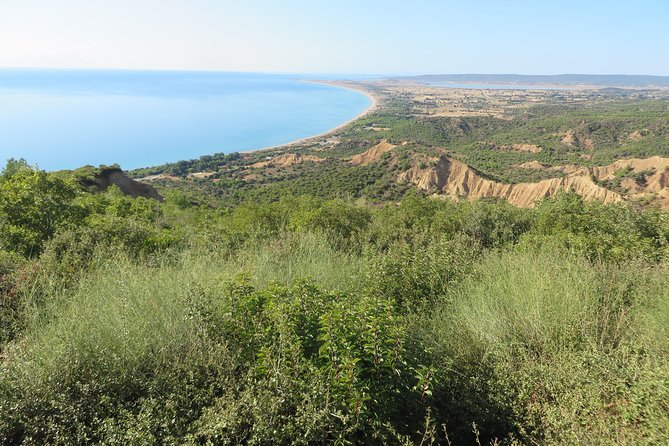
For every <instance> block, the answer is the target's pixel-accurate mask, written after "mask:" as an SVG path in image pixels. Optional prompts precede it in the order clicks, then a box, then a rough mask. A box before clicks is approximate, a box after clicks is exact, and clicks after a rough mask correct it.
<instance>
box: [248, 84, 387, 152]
mask: <svg viewBox="0 0 669 446" xmlns="http://www.w3.org/2000/svg"><path fill="white" fill-rule="evenodd" d="M300 82H306V83H312V84H320V85H329V86H331V87H337V88H345V89H347V90H353V91H356V92H358V93H362V94H364V95H365V96H367V97H368V98H369V100H370V101H371V103H370V105H369V107H367V108H366V109H365V110H363V111H362V112H361V113H359V114H358V115H357V116H354V117H353V118H351V119H349V120H348V121H346V122H343V123H341V124H339V125H338V126H336V127H334V128H331V129H330V130H326V131H325V132H322V133H319V134H316V135H312V136H306V137H304V138H299V139H296V140H294V141H290V142H287V143H283V144H277V145H273V146H267V147H262V148H260V149H253V150H244V151H241V152H239V153H251V152H260V151H263V150H274V149H280V148H287V147H293V146H296V145H299V144H304V143H306V142H309V141H312V140H314V139H318V138H322V137H324V136H327V135H329V134H331V133H334V132H336V131H337V130H340V129H342V128H344V127H346V126H347V125H349V124H350V123H352V122H353V121H355V120H356V119H360V118H362V117H363V116H365V115H367V114H369V113H371V112H373V111H374V110H376V109H377V108H378V104H379V102H378V99H377V98H376V97H375V96H374V95H372V94H371V93H370V92H369V91H368V90H366V89H365V88H364V87H363V86H362V85H359V84H351V83H348V82H346V81H325V80H303V81H300Z"/></svg>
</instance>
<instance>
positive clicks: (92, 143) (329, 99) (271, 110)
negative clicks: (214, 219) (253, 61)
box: [0, 69, 370, 170]
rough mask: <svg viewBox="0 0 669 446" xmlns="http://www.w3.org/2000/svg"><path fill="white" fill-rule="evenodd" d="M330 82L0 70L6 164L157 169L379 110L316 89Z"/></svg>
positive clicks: (358, 98) (280, 140) (344, 94)
mask: <svg viewBox="0 0 669 446" xmlns="http://www.w3.org/2000/svg"><path fill="white" fill-rule="evenodd" d="M323 78H324V76H322V75H285V74H257V73H229V72H186V71H123V70H42V69H40V70H36V69H30V70H27V69H0V163H2V164H4V160H6V159H9V158H16V159H18V158H24V159H26V160H27V161H28V163H29V164H31V165H36V166H38V167H39V168H41V169H46V170H60V169H74V168H77V167H80V166H84V165H93V166H98V165H101V164H106V165H111V164H115V163H116V164H119V165H120V166H121V167H122V168H124V169H134V168H139V167H148V166H156V165H159V164H163V163H167V162H174V161H179V160H186V159H194V158H198V157H200V156H202V155H210V154H214V153H232V152H239V151H250V150H256V149H261V148H265V147H269V146H275V145H280V144H284V143H288V142H291V141H294V140H297V139H300V138H305V137H309V136H313V135H317V134H320V133H323V132H325V131H328V130H330V129H332V128H334V127H337V126H338V125H340V124H342V123H344V122H346V121H348V120H350V119H352V118H354V117H355V116H357V115H359V114H360V113H361V112H363V111H364V110H365V109H366V108H367V107H369V106H370V99H369V98H368V97H367V96H365V95H364V94H362V93H360V92H357V91H353V90H350V89H345V88H340V87H334V86H329V85H323V84H318V83H313V82H310V80H311V79H323ZM337 78H341V76H329V77H328V78H327V79H329V80H333V79H337Z"/></svg>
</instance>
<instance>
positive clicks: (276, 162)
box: [251, 153, 325, 168]
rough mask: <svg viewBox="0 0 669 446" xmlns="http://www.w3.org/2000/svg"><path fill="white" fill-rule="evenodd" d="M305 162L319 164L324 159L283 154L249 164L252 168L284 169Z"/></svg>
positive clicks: (297, 154) (296, 154)
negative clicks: (270, 167)
mask: <svg viewBox="0 0 669 446" xmlns="http://www.w3.org/2000/svg"><path fill="white" fill-rule="evenodd" d="M305 161H311V162H314V163H319V162H321V161H325V158H320V157H317V156H313V155H301V154H299V153H284V154H283V155H278V156H275V157H274V158H272V159H270V160H267V161H262V162H259V163H255V164H251V167H253V168H264V167H269V166H272V167H278V168H286V167H290V166H293V165H295V164H300V163H303V162H305Z"/></svg>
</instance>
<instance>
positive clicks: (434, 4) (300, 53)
mask: <svg viewBox="0 0 669 446" xmlns="http://www.w3.org/2000/svg"><path fill="white" fill-rule="evenodd" d="M0 67H82V68H83V67H87V68H131V69H192V70H226V71H261V72H293V73H369V74H427V73H523V74H557V73H623V74H656V75H669V0H629V1H622V0H609V1H604V0H561V1H555V0H546V1H543V0H533V1H529V0H494V1H493V0H478V1H477V0H470V1H466V0H460V1H452V0H406V1H395V0H385V1H381V0H330V1H323V0H311V1H307V0H275V1H270V0H240V1H229V0H0Z"/></svg>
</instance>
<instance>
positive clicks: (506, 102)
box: [130, 78, 669, 207]
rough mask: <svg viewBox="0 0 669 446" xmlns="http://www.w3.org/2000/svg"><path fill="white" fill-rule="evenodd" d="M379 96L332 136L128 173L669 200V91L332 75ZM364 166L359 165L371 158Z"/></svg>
mask: <svg viewBox="0 0 669 446" xmlns="http://www.w3.org/2000/svg"><path fill="white" fill-rule="evenodd" d="M323 82H324V83H327V84H329V85H334V86H339V87H343V88H349V89H355V90H358V91H360V92H362V93H364V94H366V95H368V96H369V97H371V98H372V99H373V101H372V106H370V108H369V109H368V110H366V111H365V112H364V113H363V114H361V115H360V116H359V117H357V118H356V119H354V120H353V121H350V122H348V123H346V124H345V125H342V126H340V127H337V128H336V129H333V130H331V131H329V132H326V133H324V134H321V135H318V136H315V137H311V138H305V139H302V140H299V141H296V142H294V143H290V144H286V145H283V146H277V147H272V148H269V149H265V150H261V151H255V152H245V153H242V154H238V155H234V156H230V155H212V156H205V157H202V158H200V159H199V160H192V161H183V162H179V163H173V164H168V165H164V166H158V167H154V168H147V169H138V170H135V171H132V172H131V173H130V174H131V175H132V176H133V177H135V178H138V179H140V180H141V181H147V182H151V183H154V184H155V185H156V186H157V187H158V188H159V189H160V188H165V189H169V188H170V187H171V186H172V185H175V184H176V183H178V187H179V188H183V187H184V182H186V183H187V188H188V189H190V190H191V191H193V192H194V193H196V194H201V195H202V196H203V197H206V196H209V197H212V198H213V197H217V198H225V197H232V198H233V200H243V199H244V197H254V199H263V197H264V199H271V198H272V197H276V196H278V195H280V194H281V193H282V192H281V191H282V190H288V191H291V192H293V193H308V194H312V193H313V194H316V195H320V196H325V197H333V196H341V194H345V195H349V196H354V197H364V198H366V199H369V200H371V201H375V200H376V201H383V200H388V199H398V198H400V197H401V196H402V195H403V194H405V193H406V191H407V190H415V191H418V192H419V193H421V194H427V195H431V196H434V197H437V198H451V199H462V198H466V199H477V198H502V199H506V200H508V201H509V202H510V203H512V204H514V205H517V206H522V207H532V206H534V205H535V204H536V202H537V201H538V200H540V199H542V198H545V197H548V196H552V195H555V194H556V193H558V192H559V191H565V190H574V191H576V192H577V193H578V194H580V195H581V196H583V197H584V198H585V199H587V200H600V201H603V202H605V203H613V202H621V201H630V202H633V203H637V204H639V205H642V206H646V205H659V206H661V207H669V192H668V189H667V185H668V178H669V173H668V170H667V169H668V166H669V162H668V158H667V157H669V146H668V144H667V140H668V138H669V108H668V106H667V103H668V102H667V99H668V98H669V89H667V88H665V87H662V88H659V87H658V88H656V87H648V88H640V87H635V88H620V87H609V86H606V85H583V84H579V85H574V86H573V88H570V87H569V86H566V87H565V86H561V87H560V88H554V87H552V86H550V85H538V86H536V88H531V87H530V88H528V89H518V88H510V86H507V88H505V86H504V85H497V86H495V87H494V88H492V87H491V88H481V87H480V86H477V85H475V84H473V85H472V88H452V87H448V86H443V85H433V84H429V83H425V82H423V81H419V80H411V79H399V78H398V79H382V80H366V81H323ZM363 159H364V162H361V161H360V160H363Z"/></svg>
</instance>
